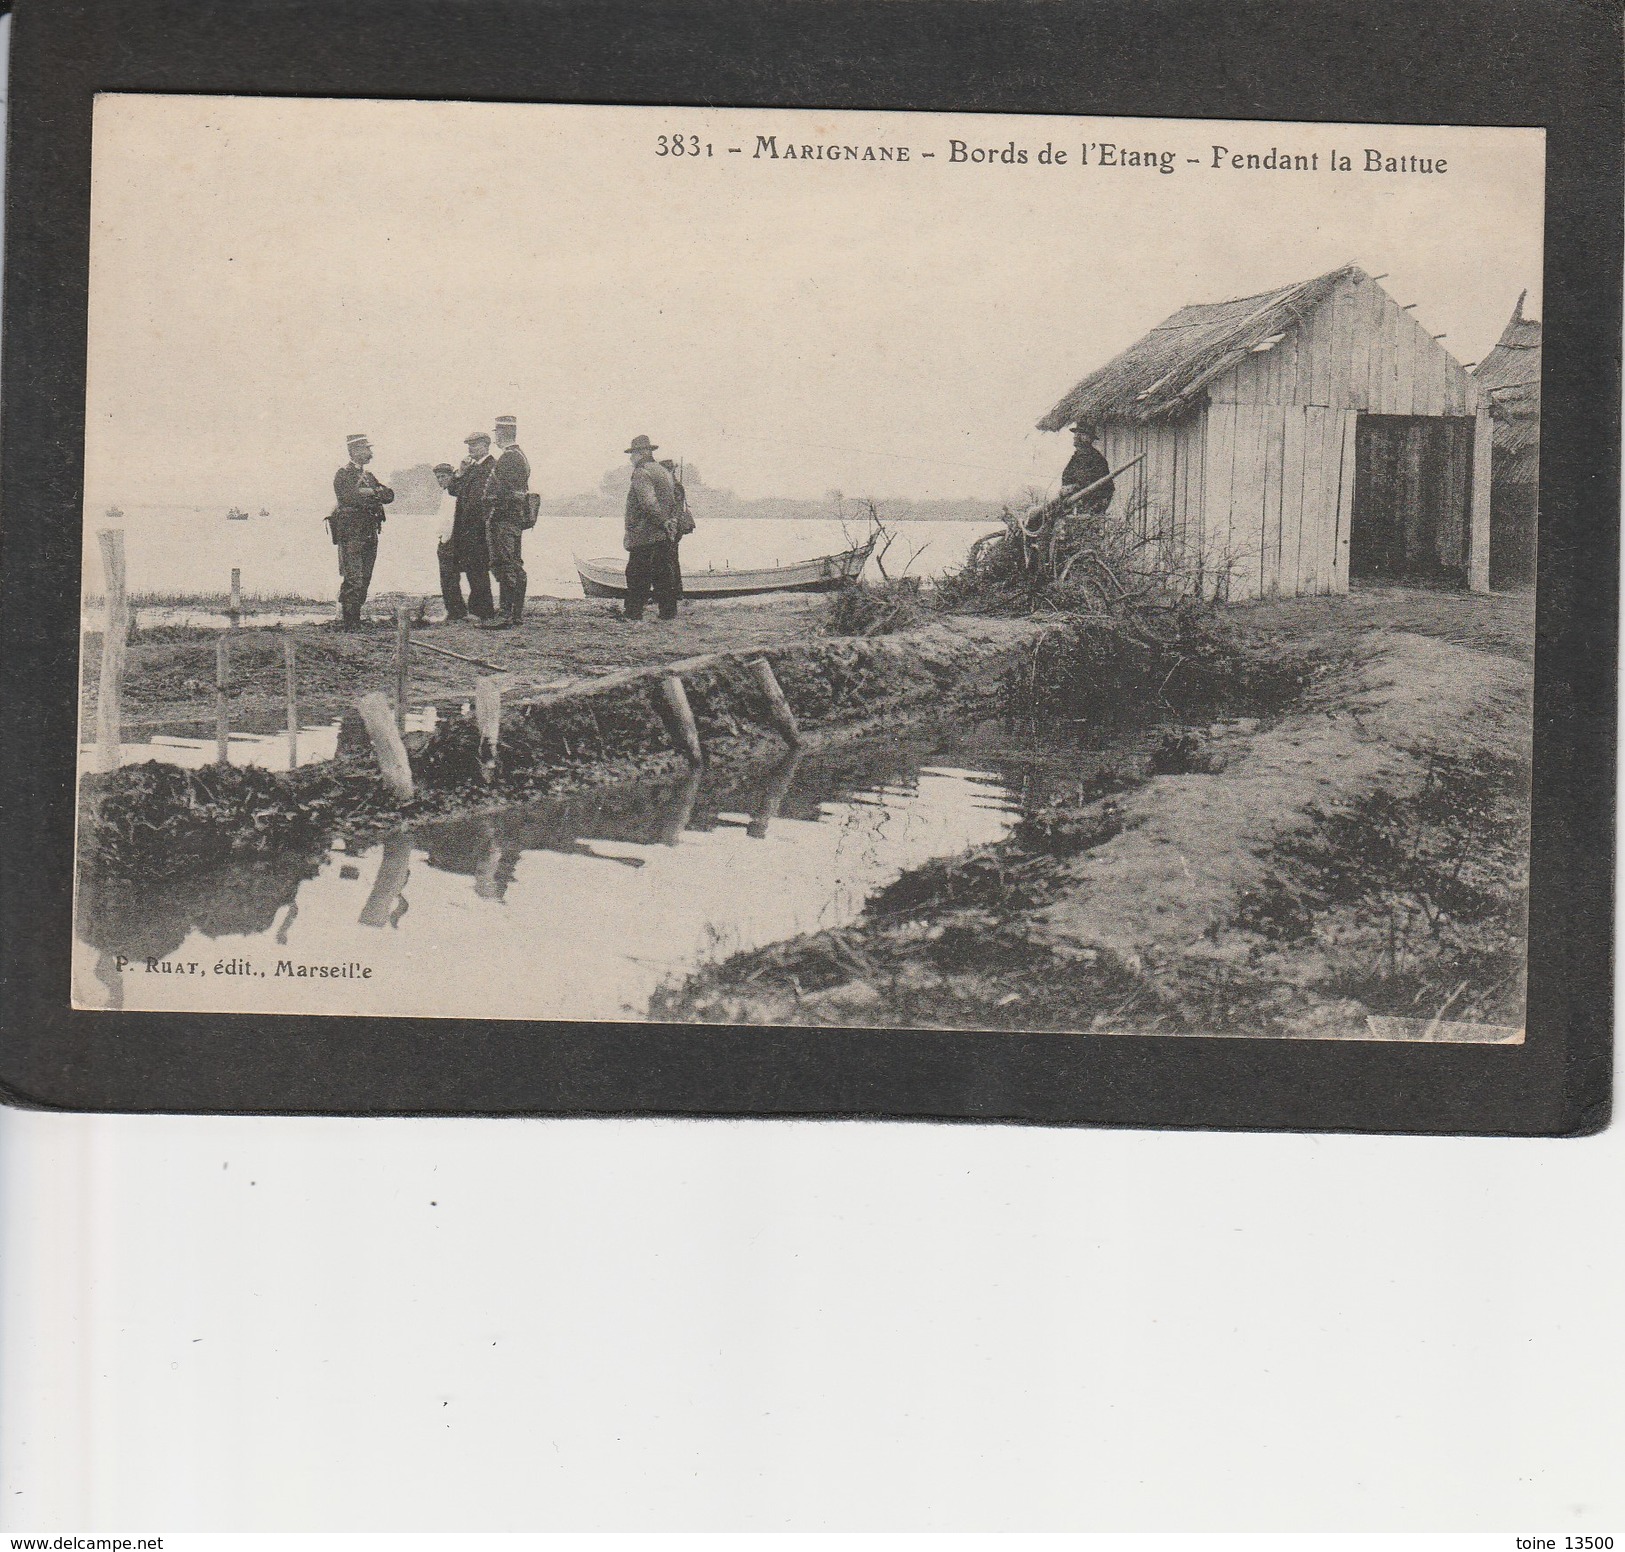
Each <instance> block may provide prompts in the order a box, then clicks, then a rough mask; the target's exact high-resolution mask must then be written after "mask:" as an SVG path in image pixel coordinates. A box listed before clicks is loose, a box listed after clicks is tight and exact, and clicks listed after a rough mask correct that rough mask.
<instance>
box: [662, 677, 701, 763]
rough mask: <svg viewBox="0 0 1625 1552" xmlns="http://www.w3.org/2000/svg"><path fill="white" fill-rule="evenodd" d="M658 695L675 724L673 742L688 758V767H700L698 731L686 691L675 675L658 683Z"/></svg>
mask: <svg viewBox="0 0 1625 1552" xmlns="http://www.w3.org/2000/svg"><path fill="white" fill-rule="evenodd" d="M660 693H661V694H662V695H664V696H665V697H666V704H667V706H669V707H670V708H671V714H672V718H673V719H674V720H675V722H676V724H677V737H676V738H675V739H674V740H673V742H675V743H676V745H677V747H678V749H679V750H681V751H682V753H683V754H685V755H687V756H688V762H689V764H690V765H700V764H702V763H703V762H704V760H705V751H704V750H703V749H702V748H701V747H700V730H699V726H698V725H697V724H696V723H695V721H694V711H693V708H692V707H691V706H690V705H689V704H688V691H687V690H685V689H684V688H683V681H682V680H681V679H679V678H678V677H677V675H676V674H667V675H666V677H665V678H664V679H662V680H661V681H660Z"/></svg>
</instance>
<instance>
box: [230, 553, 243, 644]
mask: <svg viewBox="0 0 1625 1552" xmlns="http://www.w3.org/2000/svg"><path fill="white" fill-rule="evenodd" d="M228 612H229V613H230V615H231V628H232V629H233V630H236V629H237V628H238V626H239V625H241V624H242V616H243V573H242V570H241V568H240V567H237V566H233V567H232V568H231V608H230V610H229V611H228Z"/></svg>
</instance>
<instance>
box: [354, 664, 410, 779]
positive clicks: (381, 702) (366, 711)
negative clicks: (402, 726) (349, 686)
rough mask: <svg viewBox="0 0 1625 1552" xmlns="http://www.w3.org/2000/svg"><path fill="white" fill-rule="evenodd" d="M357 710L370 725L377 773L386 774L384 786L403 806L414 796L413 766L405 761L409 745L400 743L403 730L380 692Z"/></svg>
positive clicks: (365, 699)
mask: <svg viewBox="0 0 1625 1552" xmlns="http://www.w3.org/2000/svg"><path fill="white" fill-rule="evenodd" d="M355 705H356V710H357V711H359V712H360V713H361V720H362V721H363V722H364V723H365V724H366V725H367V736H368V737H369V738H371V739H372V750H373V753H374V754H375V755H377V757H378V769H379V770H380V771H381V772H383V777H384V784H385V785H386V786H387V787H388V788H389V790H390V791H391V792H392V793H394V795H395V796H396V797H397V798H399V799H400V800H401V801H402V802H403V803H404V802H406V801H407V799H409V798H410V797H411V796H412V762H411V761H410V760H409V759H407V757H406V745H405V744H403V743H402V742H401V735H400V730H399V729H398V728H397V727H396V726H395V718H394V716H393V715H392V714H391V712H390V709H389V699H388V697H387V696H385V695H383V694H381V693H380V692H379V691H377V690H373V691H371V692H369V693H368V694H366V695H363V696H362V697H361V698H360V699H359V700H357V701H356V703H355Z"/></svg>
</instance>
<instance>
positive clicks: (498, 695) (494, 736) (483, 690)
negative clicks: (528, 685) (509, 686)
mask: <svg viewBox="0 0 1625 1552" xmlns="http://www.w3.org/2000/svg"><path fill="white" fill-rule="evenodd" d="M474 725H475V727H477V728H478V729H479V734H480V764H481V765H483V766H484V767H485V779H486V780H487V781H490V780H491V778H492V777H493V776H495V775H496V767H497V744H498V742H499V740H500V738H501V734H502V681H501V680H499V679H488V678H480V679H476V680H475V681H474Z"/></svg>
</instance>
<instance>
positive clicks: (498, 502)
mask: <svg viewBox="0 0 1625 1552" xmlns="http://www.w3.org/2000/svg"><path fill="white" fill-rule="evenodd" d="M518 435H519V427H518V423H517V422H516V421H515V419H514V417H513V416H512V415H498V416H497V447H498V448H499V449H500V450H501V456H499V457H498V459H497V461H496V465H495V467H494V468H493V469H492V471H491V515H490V517H489V518H488V519H487V524H486V532H487V534H488V535H489V538H490V546H491V570H492V571H494V572H495V573H496V578H497V583H498V585H499V586H500V587H501V589H502V596H501V598H500V599H499V600H498V603H497V615H496V618H495V619H493V620H487V621H486V622H485V624H484V626H483V627H482V629H485V630H505V629H510V628H511V627H513V626H516V625H519V624H521V623H522V622H523V620H524V618H525V586H526V583H527V582H528V580H529V579H528V578H527V577H526V576H525V562H524V558H523V556H522V555H521V553H520V542H521V538H522V536H523V534H524V531H525V529H526V528H527V527H528V526H529V502H530V459H528V458H527V457H525V455H524V453H522V452H521V451H520V449H519V443H518V440H517V438H518Z"/></svg>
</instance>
